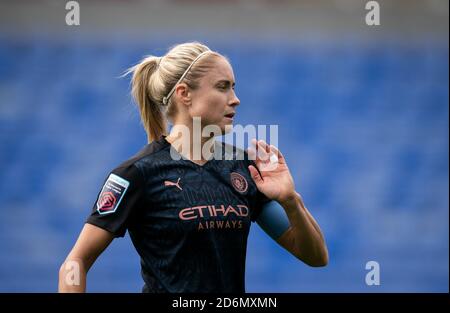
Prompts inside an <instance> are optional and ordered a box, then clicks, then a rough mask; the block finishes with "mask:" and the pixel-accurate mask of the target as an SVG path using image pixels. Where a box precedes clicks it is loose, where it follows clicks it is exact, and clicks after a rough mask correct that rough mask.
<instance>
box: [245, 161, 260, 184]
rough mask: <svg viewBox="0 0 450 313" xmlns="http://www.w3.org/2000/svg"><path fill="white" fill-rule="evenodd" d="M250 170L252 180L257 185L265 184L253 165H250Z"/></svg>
mask: <svg viewBox="0 0 450 313" xmlns="http://www.w3.org/2000/svg"><path fill="white" fill-rule="evenodd" d="M248 170H249V171H250V175H251V176H252V179H253V180H254V181H255V183H256V184H259V183H261V182H263V179H262V177H261V175H260V174H259V172H258V170H257V169H256V168H255V167H254V166H253V165H249V167H248Z"/></svg>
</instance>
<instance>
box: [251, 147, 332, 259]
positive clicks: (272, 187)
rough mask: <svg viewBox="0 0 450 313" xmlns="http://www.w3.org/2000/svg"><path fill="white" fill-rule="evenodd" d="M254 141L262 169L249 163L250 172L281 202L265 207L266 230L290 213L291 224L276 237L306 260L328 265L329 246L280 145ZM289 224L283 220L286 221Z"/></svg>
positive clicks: (269, 195)
mask: <svg viewBox="0 0 450 313" xmlns="http://www.w3.org/2000/svg"><path fill="white" fill-rule="evenodd" d="M253 144H254V145H255V147H256V150H253V149H249V155H250V156H252V157H254V159H255V164H256V166H257V167H258V170H259V171H258V170H256V168H255V167H254V166H252V165H250V166H249V171H250V174H251V176H252V178H253V180H254V181H255V184H256V186H257V187H258V189H259V191H260V192H262V193H263V194H264V195H265V196H266V197H267V198H269V199H272V200H274V201H277V202H278V204H279V205H278V208H277V206H276V205H272V207H271V208H270V209H268V210H266V209H265V210H266V211H267V212H271V213H269V214H265V216H266V217H260V221H258V224H260V225H263V226H262V227H263V229H265V230H266V229H270V228H271V225H270V224H271V223H273V224H277V223H278V224H279V225H283V222H282V220H283V215H287V218H288V219H289V224H290V226H289V227H288V228H287V230H286V231H284V233H282V234H281V235H280V236H277V238H274V237H273V238H274V239H275V240H276V241H277V243H279V244H280V245H281V246H282V247H284V248H285V249H286V250H288V251H289V252H290V253H292V254H293V255H294V256H296V257H297V258H298V259H300V260H301V261H303V262H305V263H306V264H308V265H310V266H325V265H327V263H328V250H327V246H326V243H325V239H324V236H323V234H322V232H321V230H320V227H319V225H318V224H317V222H316V221H315V220H314V218H313V217H312V215H311V214H310V213H309V211H308V209H307V208H306V207H305V205H304V203H303V200H302V198H301V196H300V194H298V193H297V192H296V191H295V186H294V181H293V179H292V176H291V174H290V171H289V169H288V167H287V164H286V161H285V159H284V156H283V155H282V153H281V152H280V151H278V149H277V148H275V147H274V146H269V145H267V144H266V143H265V142H264V141H262V140H260V141H256V140H254V141H253ZM274 201H272V202H274ZM279 206H281V207H282V209H281V208H279ZM283 210H284V212H283ZM263 213H264V211H263ZM284 219H286V217H285V216H284ZM277 220H278V221H277ZM286 224H287V223H286V222H284V225H286Z"/></svg>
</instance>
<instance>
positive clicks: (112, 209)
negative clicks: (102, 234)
mask: <svg viewBox="0 0 450 313" xmlns="http://www.w3.org/2000/svg"><path fill="white" fill-rule="evenodd" d="M142 189H143V177H142V174H141V173H140V171H139V169H138V168H136V166H134V165H133V164H130V165H127V166H121V167H118V168H116V169H114V170H113V171H111V172H110V173H109V175H108V176H107V177H106V180H105V182H104V184H103V187H102V188H101V190H100V192H99V194H98V196H97V201H96V202H95V204H94V206H93V208H92V212H91V214H90V215H89V217H88V218H87V220H86V223H89V224H92V225H95V226H98V227H100V228H103V229H105V230H107V231H109V232H111V233H113V234H114V235H115V237H123V236H124V235H125V232H126V230H127V228H128V224H129V223H130V219H131V216H132V213H133V211H134V210H136V209H135V207H136V206H137V205H138V203H139V199H140V196H141V193H142V192H141V190H142Z"/></svg>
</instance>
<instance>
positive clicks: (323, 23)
mask: <svg viewBox="0 0 450 313" xmlns="http://www.w3.org/2000/svg"><path fill="white" fill-rule="evenodd" d="M78 2H79V4H80V8H81V19H80V24H81V25H80V26H67V25H66V23H65V16H66V13H67V11H66V10H65V3H66V1H62V0H61V1H57V0H54V1H32V0H29V1H24V0H20V1H0V27H1V28H0V29H1V31H0V292H54V291H56V290H57V276H58V268H59V266H60V264H61V263H62V262H63V261H64V258H65V257H66V255H67V253H68V252H69V250H70V249H71V247H72V245H73V243H74V242H75V240H76V238H77V236H78V234H79V231H80V230H81V227H82V226H83V222H84V220H85V218H86V217H87V215H88V214H89V212H90V210H91V207H92V205H93V204H94V201H95V200H96V199H95V198H96V195H97V193H98V191H99V189H100V188H101V184H102V182H103V179H104V178H105V175H106V174H107V173H108V171H109V170H110V169H112V168H113V167H114V166H115V165H117V164H118V163H120V162H121V161H123V160H125V159H127V158H128V157H130V156H131V155H133V154H134V153H135V152H136V151H138V150H139V149H140V148H141V147H142V146H143V145H145V144H146V136H145V133H144V131H143V129H142V127H141V126H140V122H139V115H138V113H137V110H136V108H135V107H134V105H133V104H132V102H131V98H130V96H129V85H128V83H129V80H128V79H121V78H118V76H119V75H120V74H121V73H122V72H123V70H124V69H126V68H127V67H129V66H130V65H132V64H134V63H136V62H137V61H138V60H139V59H140V58H141V57H142V56H143V55H146V54H157V55H161V54H163V53H165V51H166V50H167V48H168V47H169V46H171V45H174V44H177V43H180V42H185V41H192V40H198V41H202V42H204V43H206V44H208V45H209V46H210V47H211V48H212V49H214V50H218V51H220V52H222V53H223V54H225V55H227V56H228V57H229V58H230V59H231V61H232V64H233V66H234V71H235V76H236V79H237V87H236V90H237V94H238V96H239V97H240V100H241V106H240V107H239V108H238V115H237V123H240V124H243V125H247V124H278V125H279V131H280V139H279V145H280V148H281V151H283V152H284V154H285V156H286V158H287V161H288V164H289V165H290V168H291V170H292V172H293V174H294V176H295V179H296V184H297V190H298V191H299V192H300V193H301V194H302V195H303V197H304V199H305V201H306V204H307V206H308V208H309V209H310V211H311V212H312V213H313V215H314V216H315V217H316V219H317V220H318V222H319V224H320V225H321V227H322V229H323V231H324V233H325V236H326V238H327V243H328V247H329V252H330V263H329V265H328V267H326V268H320V269H317V268H310V267H308V266H306V265H304V264H302V263H300V262H298V261H296V260H295V259H294V258H293V257H291V256H290V255H289V254H288V253H287V252H285V251H284V250H283V249H282V248H281V247H279V246H277V244H276V243H275V242H273V241H272V240H271V239H269V237H267V236H266V235H265V234H264V233H263V232H262V231H261V230H260V229H259V228H258V227H257V226H256V224H254V225H253V227H252V230H251V233H250V238H249V247H248V260H247V272H246V277H247V291H248V292H448V269H449V264H448V261H449V260H448V259H449V245H448V244H449V242H448V238H449V232H448V231H449V230H448V223H449V222H448V218H449V216H448V213H449V191H448V187H449V186H448V185H449V183H448V182H449V180H448V178H449V176H448V174H449V167H448V166H449V157H448V143H449V138H448V130H449V115H448V109H449V92H448V83H449V81H448V80H449V75H448V74H449V72H448V69H449V67H448V65H449V64H448V60H449V58H448V55H449V47H448V26H449V22H448V21H449V20H448V12H449V11H448V10H449V9H448V1H445V0H443V1H439V0H435V1H431V0H429V1H425V0H424V1H406V0H405V1H379V3H380V7H381V25H380V26H372V27H370V26H367V25H366V24H365V15H366V13H367V11H366V10H365V8H364V6H365V4H366V1H358V0H339V1H337V0H336V1H323V0H322V1H313V0H309V1H287V0H283V1H275V0H274V1H269V0H253V1H250V0H247V1H244V0H233V1H216V0H215V1H207V0H186V1H181V0H178V1H177V0H169V1H162V0H161V1H140V0H133V1H132V0H130V1H125V0H124V1H120V0H110V1H107V0H95V1H93V0H90V1H87V0H80V1H78ZM372 260H373V261H377V262H378V263H379V264H380V267H381V285H380V286H367V285H366V284H365V275H366V273H367V272H368V271H367V270H366V269H365V265H366V263H367V262H368V261H372ZM139 270H140V269H139V258H138V256H137V254H136V252H135V251H134V249H133V247H132V244H131V242H130V240H129V238H128V235H127V236H126V238H125V239H119V240H115V241H114V242H113V243H112V244H111V246H110V247H109V248H108V249H107V251H106V252H105V253H104V254H103V255H101V256H100V258H99V259H98V261H97V262H96V264H95V265H94V266H93V268H92V269H91V271H90V273H89V275H88V291H91V292H109V291H112V292H140V289H141V286H142V284H143V283H142V280H141V278H140V273H139Z"/></svg>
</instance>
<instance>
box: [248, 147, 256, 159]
mask: <svg viewBox="0 0 450 313" xmlns="http://www.w3.org/2000/svg"><path fill="white" fill-rule="evenodd" d="M247 155H248V159H249V160H253V161H254V160H256V149H254V148H251V147H250V148H248V149H247Z"/></svg>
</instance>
